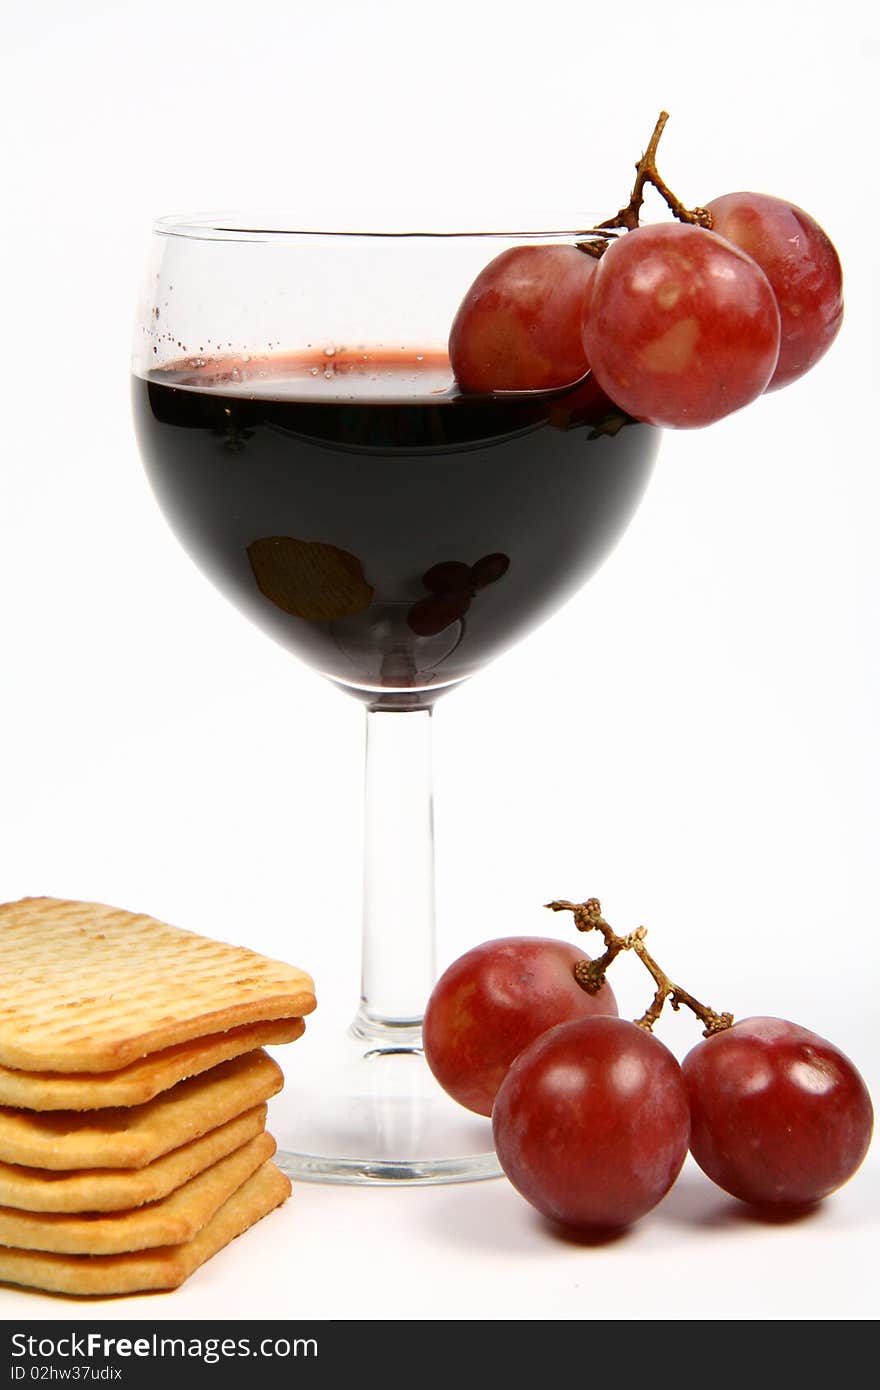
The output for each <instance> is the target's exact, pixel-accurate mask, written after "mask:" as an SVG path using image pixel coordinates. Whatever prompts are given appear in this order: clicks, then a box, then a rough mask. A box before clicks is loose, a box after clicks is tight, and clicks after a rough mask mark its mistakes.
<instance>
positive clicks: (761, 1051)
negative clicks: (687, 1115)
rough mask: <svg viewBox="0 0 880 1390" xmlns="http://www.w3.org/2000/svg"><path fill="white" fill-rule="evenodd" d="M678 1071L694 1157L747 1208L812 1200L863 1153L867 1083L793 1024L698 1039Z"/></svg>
mask: <svg viewBox="0 0 880 1390" xmlns="http://www.w3.org/2000/svg"><path fill="white" fill-rule="evenodd" d="M682 1071H683V1074H684V1078H685V1082H686V1084H687V1088H688V1094H689V1096H690V1105H691V1117H692V1120H691V1123H692V1133H691V1152H692V1154H693V1156H694V1158H695V1159H696V1160H697V1163H698V1164H699V1165H700V1167H701V1168H702V1169H703V1171H704V1172H705V1173H706V1174H708V1176H709V1177H710V1178H711V1179H712V1181H713V1182H716V1183H717V1184H718V1185H719V1187H723V1188H724V1189H725V1191H726V1192H730V1193H732V1194H733V1196H734V1197H740V1198H741V1199H742V1200H743V1201H744V1202H754V1203H757V1204H759V1205H774V1206H801V1205H804V1204H806V1203H809V1202H817V1201H819V1200H820V1199H821V1198H822V1197H825V1196H827V1195H828V1193H829V1192H833V1191H834V1190H835V1189H836V1188H838V1187H840V1185H841V1184H842V1183H844V1182H846V1181H847V1179H848V1178H850V1177H852V1175H853V1173H854V1172H855V1171H856V1169H857V1168H858V1166H859V1164H860V1163H861V1161H862V1159H863V1158H864V1156H865V1154H866V1152H867V1149H868V1144H869V1143H870V1139H871V1130H872V1125H873V1110H872V1107H871V1099H870V1097H869V1095H868V1092H867V1089H866V1087H865V1083H864V1081H863V1080H862V1078H861V1076H860V1075H859V1073H858V1072H857V1071H856V1069H855V1067H854V1066H853V1064H852V1062H851V1061H850V1060H849V1058H848V1057H845V1056H844V1054H843V1053H842V1052H841V1051H840V1050H839V1049H838V1048H836V1047H834V1045H833V1044H832V1043H829V1042H826V1041H825V1039H824V1038H820V1037H819V1036H818V1035H817V1034H816V1033H811V1032H810V1031H809V1030H808V1029H806V1028H800V1027H798V1025H797V1024H795V1023H787V1022H786V1021H785V1020H784V1019H780V1018H747V1019H744V1020H743V1021H742V1022H741V1023H735V1024H734V1025H733V1027H732V1028H728V1029H727V1030H726V1031H724V1032H723V1033H716V1034H715V1035H714V1036H713V1037H711V1038H707V1039H706V1041H705V1042H702V1043H699V1044H698V1045H697V1046H696V1047H695V1048H694V1049H693V1050H692V1051H691V1052H690V1053H688V1055H687V1057H686V1058H685V1060H684V1064H683V1067H682Z"/></svg>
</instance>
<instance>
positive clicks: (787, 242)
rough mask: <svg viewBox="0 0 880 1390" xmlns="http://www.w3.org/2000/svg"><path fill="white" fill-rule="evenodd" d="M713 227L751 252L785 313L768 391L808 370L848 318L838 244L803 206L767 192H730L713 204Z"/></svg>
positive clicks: (727, 238)
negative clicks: (844, 302) (845, 316)
mask: <svg viewBox="0 0 880 1390" xmlns="http://www.w3.org/2000/svg"><path fill="white" fill-rule="evenodd" d="M708 210H709V212H711V214H712V221H713V226H714V230H715V231H716V232H717V233H718V234H719V235H720V236H723V237H724V238H725V240H727V241H731V242H733V243H734V244H735V245H737V246H739V247H740V248H741V249H742V250H743V251H745V252H747V253H748V255H750V256H751V257H752V259H753V260H755V261H757V263H758V265H759V266H760V267H761V269H762V270H763V272H764V274H765V275H766V276H767V279H768V280H769V281H770V285H771V288H772V290H773V293H774V294H775V295H776V301H777V303H778V305H779V312H780V315H781V317H782V341H781V343H780V347H779V361H778V362H777V364H776V370H775V371H774V373H773V376H772V377H771V379H770V384H769V386H768V387H767V390H768V391H775V390H776V389H777V388H778V387H780V386H787V385H788V383H789V382H790V381H794V380H795V379H796V378H797V377H799V376H802V375H803V374H804V372H806V371H808V370H809V368H810V367H812V366H813V364H814V363H815V362H818V360H819V358H820V357H821V356H822V355H823V353H824V352H826V351H827V349H828V348H829V347H830V346H831V344H832V342H833V341H834V339H835V337H836V336H837V332H838V330H839V328H840V325H841V322H842V320H843V274H842V272H841V269H840V261H839V260H838V257H837V252H836V251H835V249H834V247H833V245H832V244H831V242H830V241H829V239H828V237H827V236H826V235H825V233H824V232H823V230H822V228H821V227H820V226H819V224H818V222H816V221H814V219H813V218H812V217H811V216H810V214H809V213H808V212H804V210H803V208H799V207H795V205H794V204H793V203H787V202H786V201H785V200H784V199H783V198H771V197H770V196H769V195H768V194H766V193H725V194H724V196H723V197H721V198H713V200H712V202H711V203H709V204H708Z"/></svg>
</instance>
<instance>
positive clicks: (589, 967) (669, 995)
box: [545, 898, 733, 1038]
mask: <svg viewBox="0 0 880 1390" xmlns="http://www.w3.org/2000/svg"><path fill="white" fill-rule="evenodd" d="M545 906H547V907H548V908H549V909H550V911H551V912H572V913H574V924H575V926H576V927H577V929H578V931H598V932H601V934H602V938H603V940H604V942H605V951H604V953H603V954H602V955H601V956H599V957H597V959H596V960H591V961H578V963H577V964H576V965H575V967H574V977H575V979H576V980H577V982H578V984H579V985H580V987H581V989H584V990H586V991H587V993H588V994H597V993H598V991H599V990H600V989H601V988H602V986H603V985H604V983H605V972H606V970H607V969H608V966H609V965H610V964H611V962H612V961H613V960H614V959H615V958H616V957H617V956H619V955H620V953H621V951H633V952H634V953H635V954H636V955H637V956H638V958H639V960H640V961H641V962H642V964H643V965H644V967H645V969H646V970H647V971H648V973H649V974H650V975H651V978H652V979H653V981H654V984H655V985H656V987H657V988H656V990H655V992H654V998H653V1000H652V1002H651V1004H650V1006H649V1007H648V1008H647V1009H646V1010H645V1012H644V1013H643V1014H642V1016H641V1018H637V1019H634V1020H633V1021H634V1022H635V1023H637V1024H638V1026H639V1027H640V1028H644V1029H646V1030H647V1032H649V1033H650V1032H651V1031H652V1029H653V1027H654V1024H655V1023H656V1022H657V1019H658V1018H659V1017H660V1014H661V1013H662V1011H663V1006H664V1004H665V1003H666V1000H667V999H668V1000H669V1003H670V1005H671V1007H672V1008H673V1009H675V1010H678V1009H680V1008H681V1006H682V1004H684V1006H685V1008H687V1009H690V1010H691V1012H692V1013H693V1014H695V1015H696V1017H697V1018H698V1019H699V1020H700V1022H701V1023H702V1024H703V1025H704V1028H703V1037H704V1038H711V1037H712V1035H713V1033H723V1032H724V1030H725V1029H726V1028H729V1027H730V1026H731V1024H732V1023H733V1014H730V1013H723V1014H719V1013H716V1012H715V1010H714V1009H710V1008H709V1007H708V1006H707V1005H706V1004H701V1003H700V1002H699V1000H698V999H695V998H694V996H693V995H692V994H689V993H688V992H687V990H686V989H682V988H681V985H677V984H675V983H674V982H673V981H672V980H670V978H669V976H668V975H667V974H666V972H665V971H664V970H661V969H660V966H659V965H658V964H657V962H656V961H655V960H654V957H653V956H652V955H650V954H649V952H648V949H647V947H646V946H645V937H646V936H647V935H648V932H647V928H645V927H637V928H636V930H635V931H634V932H630V934H629V936H618V934H617V932H615V931H614V930H613V929H612V928H611V927H610V926H609V925H608V923H607V922H606V921H605V918H604V917H603V916H602V905H601V903H600V902H599V899H598V898H588V899H587V901H586V902H584V903H570V902H567V901H564V900H562V899H560V900H557V901H556V902H552V903H547V904H545Z"/></svg>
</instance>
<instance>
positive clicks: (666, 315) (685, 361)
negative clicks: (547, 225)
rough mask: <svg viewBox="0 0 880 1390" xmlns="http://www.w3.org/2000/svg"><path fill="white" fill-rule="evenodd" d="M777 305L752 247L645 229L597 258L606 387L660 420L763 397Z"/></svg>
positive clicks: (701, 414)
mask: <svg viewBox="0 0 880 1390" xmlns="http://www.w3.org/2000/svg"><path fill="white" fill-rule="evenodd" d="M779 325H780V318H779V309H778V307H777V304H776V298H775V296H774V294H773V291H772V289H771V288H770V282H769V281H768V279H767V277H766V275H765V274H764V272H763V271H762V270H761V269H760V267H759V266H758V265H757V264H756V262H755V261H753V260H752V258H751V257H750V256H747V255H746V254H745V252H744V251H740V250H739V248H738V247H736V246H734V245H732V243H730V242H728V241H725V240H724V238H723V237H720V236H717V235H716V234H715V233H714V232H710V231H707V230H705V229H704V228H702V227H695V226H691V225H689V224H685V223H681V222H673V223H659V224H657V225H649V226H646V227H639V228H637V229H636V230H635V231H632V232H627V233H626V235H624V236H621V237H620V238H619V239H618V240H617V241H615V242H613V243H612V244H611V245H610V246H609V247H608V250H607V251H606V252H605V254H604V255H603V257H602V259H601V260H600V262H599V268H598V270H597V272H596V276H595V279H594V282H593V294H592V297H591V301H590V305H589V311H588V314H587V317H586V319H585V321H584V345H585V348H586V352H587V357H588V358H589V360H590V364H591V366H592V368H593V373H594V375H595V376H596V378H597V379H598V382H599V385H600V386H601V387H602V389H603V390H604V391H606V392H607V393H608V395H609V396H610V397H611V399H612V400H613V401H614V402H615V403H616V404H617V405H618V406H620V407H621V409H623V410H625V411H627V412H628V413H629V414H630V415H633V416H635V418H636V419H637V420H644V421H647V423H648V424H652V425H669V426H671V427H673V428H693V427H696V426H698V425H708V424H711V423H712V421H714V420H719V419H720V418H721V417H722V416H724V415H727V414H729V413H730V411H732V410H738V409H739V408H740V407H741V406H744V405H748V403H749V402H750V401H753V400H755V398H756V397H757V396H760V394H761V392H762V391H763V390H764V388H765V387H766V385H767V383H768V382H769V380H770V378H771V376H772V375H773V371H774V368H775V366H776V360H777V357H778V355H779V333H780V327H779Z"/></svg>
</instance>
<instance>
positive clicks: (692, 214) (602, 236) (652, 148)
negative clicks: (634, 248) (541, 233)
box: [577, 111, 712, 257]
mask: <svg viewBox="0 0 880 1390" xmlns="http://www.w3.org/2000/svg"><path fill="white" fill-rule="evenodd" d="M668 120H669V112H668V111H661V112H660V115H659V117H658V118H657V124H656V125H655V126H654V130H653V133H652V135H651V138H650V140H649V141H648V148H647V149H646V150H645V153H644V154H643V155H642V157H641V159H640V160H638V162H637V163H636V180H635V183H634V184H633V188H632V192H631V193H630V195H629V202H628V203H627V205H626V207H622V208H620V209H619V210H618V211H617V212H616V213H615V214H614V216H613V217H609V218H608V220H607V221H605V222H600V223H599V225H598V227H595V228H594V229H593V230H594V231H595V232H596V233H597V234H598V235H596V236H593V237H589V238H587V239H586V240H584V241H579V242H578V243H577V245H578V249H579V250H580V251H585V252H586V253H587V254H588V255H590V256H597V257H598V256H601V255H603V254H604V252H605V251H606V250H607V248H608V246H609V245H610V240H609V238H612V239H613V236H614V234H615V233H616V232H618V231H627V232H633V231H635V230H636V228H637V227H638V226H639V218H640V216H641V211H642V204H643V203H644V201H645V185H646V184H651V186H652V187H653V188H656V190H657V192H658V193H659V194H660V196H661V198H662V199H663V200H664V202H665V203H666V206H667V207H668V208H669V210H670V212H671V213H672V215H673V216H674V217H677V218H678V220H679V222H690V223H692V224H694V225H695V226H698V227H707V228H711V226H712V214H711V212H709V210H708V208H701V207H696V208H687V207H685V205H684V203H683V202H682V201H681V199H680V198H677V197H676V196H675V194H674V193H673V192H672V189H671V188H670V187H669V185H668V184H667V183H665V182H664V180H663V179H662V178H661V177H660V174H659V172H658V170H657V146H658V144H659V143H660V136H661V135H662V134H663V129H664V126H665V125H666V122H667V121H668Z"/></svg>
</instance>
